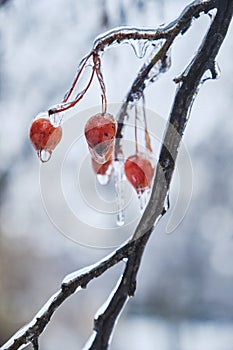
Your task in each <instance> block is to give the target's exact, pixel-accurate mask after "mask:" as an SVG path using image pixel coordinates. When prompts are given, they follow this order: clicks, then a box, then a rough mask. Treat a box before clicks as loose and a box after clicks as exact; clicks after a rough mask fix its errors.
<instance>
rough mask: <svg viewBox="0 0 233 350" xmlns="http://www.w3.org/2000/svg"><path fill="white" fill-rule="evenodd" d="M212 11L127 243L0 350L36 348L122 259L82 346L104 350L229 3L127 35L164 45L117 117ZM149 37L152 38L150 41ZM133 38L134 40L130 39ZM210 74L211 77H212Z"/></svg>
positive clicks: (194, 8) (193, 8)
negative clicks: (60, 314)
mask: <svg viewBox="0 0 233 350" xmlns="http://www.w3.org/2000/svg"><path fill="white" fill-rule="evenodd" d="M213 8H216V9H217V12H216V15H215V17H214V19H213V21H212V23H211V25H210V28H209V31H208V33H207V35H206V36H205V38H204V40H203V43H202V44H201V46H200V48H199V50H198V52H197V54H196V55H195V57H194V59H193V60H192V62H191V64H190V65H189V67H188V68H187V69H186V70H185V73H184V74H182V76H181V77H180V79H179V85H178V89H177V93H176V96H175V99H174V103H173V106H172V109H171V113H170V116H169V121H168V125H167V129H166V131H165V134H164V139H163V145H162V148H161V152H160V156H159V163H158V166H157V168H156V174H155V179H154V185H153V188H152V193H151V198H150V201H149V203H148V205H147V207H146V209H145V211H144V214H143V216H142V218H141V220H140V222H139V224H138V226H137V228H136V230H135V233H134V234H133V236H132V238H131V239H130V240H129V241H128V242H127V243H126V244H125V245H123V246H122V247H120V248H118V249H117V250H116V251H115V252H113V253H111V254H110V255H109V256H107V257H106V258H105V259H103V260H102V261H100V262H97V263H96V264H95V265H92V266H89V267H87V268H84V269H82V270H80V271H77V272H74V273H73V274H70V275H68V276H67V277H66V278H65V279H64V280H63V282H62V284H61V288H60V289H59V290H58V291H57V292H56V293H55V294H54V295H53V296H52V297H51V298H50V299H49V300H48V302H47V303H46V304H45V305H44V306H43V307H42V308H41V310H40V311H39V312H38V313H37V315H36V316H35V317H34V318H33V320H32V321H31V322H30V323H29V324H27V325H26V326H24V327H23V328H22V329H21V330H19V331H18V332H17V333H16V334H15V335H13V337H12V338H11V339H10V340H9V341H8V342H7V343H5V344H4V345H3V346H2V347H1V348H0V349H1V350H16V349H19V348H20V349H22V348H24V347H25V346H26V345H27V344H28V343H31V344H32V345H33V347H34V349H39V344H38V339H39V336H40V335H41V333H42V332H43V331H44V329H45V328H46V327H47V325H48V324H49V322H50V320H51V317H52V316H53V314H54V313H55V311H56V310H57V308H58V307H59V306H60V305H62V304H63V302H64V301H65V300H66V299H67V298H68V297H70V296H71V295H72V294H74V293H75V292H77V291H78V290H79V289H81V288H85V287H86V286H87V285H88V283H89V282H90V281H92V280H93V279H94V278H97V277H99V276H101V275H102V274H103V273H104V272H105V271H106V270H107V269H109V268H111V267H112V266H114V265H115V264H117V263H119V262H120V261H122V260H123V259H126V260H127V262H126V265H125V270H124V273H123V275H122V278H121V280H120V282H119V284H118V285H117V288H116V290H115V291H114V293H113V294H112V295H111V297H110V300H109V302H108V304H107V305H106V308H105V309H104V311H103V312H101V313H100V314H99V315H98V317H97V318H96V320H95V324H94V331H95V333H94V336H92V337H91V339H90V341H89V343H88V345H87V346H86V347H85V349H92V350H94V349H95V350H104V349H107V348H108V345H109V342H110V338H111V335H112V331H113V328H114V325H115V323H116V320H117V319H118V317H119V314H120V312H121V310H122V309H123V307H124V305H125V303H126V302H127V300H128V298H129V296H133V295H134V291H135V288H136V277H137V272H138V269H139V267H140V262H141V258H142V255H143V252H144V248H145V246H146V243H147V241H148V239H149V237H150V235H151V233H152V230H153V227H154V225H155V223H156V221H157V220H158V218H159V217H160V216H161V215H162V214H163V213H164V203H165V201H166V197H167V193H168V190H169V186H170V182H171V179H172V174H173V171H174V168H175V162H176V158H177V154H178V149H179V145H180V142H181V139H182V136H183V133H184V130H185V127H186V124H187V121H188V117H189V112H190V108H191V106H192V102H193V99H194V97H195V95H196V93H197V91H198V87H199V85H200V83H201V79H202V77H203V75H204V73H205V72H206V71H208V70H210V71H211V72H214V70H213V67H214V66H215V58H216V55H217V54H218V51H219V48H220V47H221V44H222V42H223V40H224V38H225V36H226V33H227V30H228V27H229V24H230V21H231V17H232V12H233V0H206V1H205V0H203V1H194V2H193V3H191V4H190V5H189V6H188V7H186V8H185V10H184V11H183V12H182V14H181V15H180V17H179V18H178V19H177V20H175V21H174V22H172V23H171V24H170V25H168V26H165V27H162V28H160V29H158V30H156V31H145V30H136V31H135V30H134V31H133V33H131V34H132V35H133V36H134V35H142V34H143V35H147V36H148V37H147V39H148V40H155V39H159V38H160V39H164V40H165V41H164V42H163V44H162V46H161V48H160V49H159V50H158V51H157V53H156V54H155V56H154V57H153V58H152V60H151V61H150V62H149V63H148V64H147V65H145V66H143V67H142V69H141V70H140V72H139V74H138V76H137V78H136V79H135V81H134V83H133V85H132V88H131V90H130V91H129V93H128V95H127V97H126V99H125V102H124V104H123V105H122V108H121V111H120V114H119V116H120V118H121V117H122V118H123V117H124V115H125V113H126V110H127V103H129V101H130V100H131V96H132V94H135V93H137V92H139V93H140V92H142V91H143V90H144V87H145V82H146V80H147V78H148V74H149V71H150V70H151V69H152V68H153V66H154V65H155V64H156V63H157V62H158V61H159V60H163V59H165V56H166V54H167V51H168V49H169V47H170V46H171V44H172V42H173V41H174V39H175V37H176V36H177V35H179V34H182V33H184V32H185V31H186V30H187V29H188V28H189V26H190V24H191V22H192V19H193V18H195V17H198V16H199V14H200V13H201V12H203V11H204V12H208V11H209V10H211V9H213ZM136 33H139V34H136ZM156 33H157V34H156ZM131 34H130V33H129V32H127V31H126V30H122V29H121V30H119V29H117V30H115V31H112V32H110V33H107V34H105V36H103V37H100V38H99V39H97V41H96V42H95V44H94V48H93V51H94V52H97V51H103V50H104V49H105V47H107V46H109V45H111V44H112V43H114V42H121V41H124V40H126V38H127V35H128V38H129V39H131V36H130V35H131ZM149 36H152V37H153V38H152V37H151V38H149ZM135 39H137V38H136V37H135ZM212 75H213V77H214V74H212ZM121 123H122V125H123V120H121V119H119V127H120V128H121ZM118 134H119V135H118V136H120V135H121V130H120V131H119V130H118Z"/></svg>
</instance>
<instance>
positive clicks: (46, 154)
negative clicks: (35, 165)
mask: <svg viewBox="0 0 233 350" xmlns="http://www.w3.org/2000/svg"><path fill="white" fill-rule="evenodd" d="M51 155H52V152H50V151H47V150H44V149H41V150H40V151H39V152H38V157H39V158H40V160H41V162H42V163H46V162H48V161H49V160H50V158H51Z"/></svg>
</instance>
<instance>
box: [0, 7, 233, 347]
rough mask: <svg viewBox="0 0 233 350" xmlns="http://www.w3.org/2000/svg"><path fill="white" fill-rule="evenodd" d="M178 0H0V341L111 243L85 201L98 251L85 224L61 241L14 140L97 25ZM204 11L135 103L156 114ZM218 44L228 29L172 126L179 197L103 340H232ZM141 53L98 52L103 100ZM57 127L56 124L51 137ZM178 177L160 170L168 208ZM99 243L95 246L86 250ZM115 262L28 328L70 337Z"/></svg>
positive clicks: (232, 237) (61, 82) (141, 18)
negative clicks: (186, 160)
mask: <svg viewBox="0 0 233 350" xmlns="http://www.w3.org/2000/svg"><path fill="white" fill-rule="evenodd" d="M187 4H188V1H187V0H178V1H176V2H174V1H172V0H147V1H146V0H137V1H136V0H134V1H133V0H114V1H113V0H101V1H100V0H99V1H97V0H86V1H84V2H81V1H78V2H77V1H75V0H66V1H65V0H56V1H55V0H51V1H49V2H48V1H45V0H41V1H39V2H31V1H29V0H21V1H16V0H8V1H7V0H5V1H0V5H1V6H0V39H1V40H0V115H1V128H0V140H1V141H0V154H1V161H0V344H3V343H4V342H5V341H6V340H7V339H8V338H9V337H10V336H11V335H12V334H13V333H14V332H16V331H17V330H18V329H19V328H20V327H21V326H23V325H24V324H25V323H27V322H28V321H30V320H31V318H32V317H33V316H34V314H35V313H36V312H37V311H38V310H39V308H40V307H41V306H42V305H43V304H44V303H45V302H46V300H47V299H48V298H49V297H50V296H51V295H52V293H54V292H55V291H56V290H57V289H58V288H59V286H60V283H61V281H62V279H63V278H64V276H65V275H66V274H68V273H70V272H72V271H75V270H76V269H79V268H82V267H84V266H86V265H90V264H92V263H94V262H96V261H97V260H98V259H101V258H102V257H104V256H105V255H106V254H108V253H109V252H110V251H111V249H106V246H109V243H106V242H105V241H104V240H105V239H107V238H106V237H107V235H106V232H108V228H109V226H108V225H107V224H106V222H105V219H106V220H109V215H102V214H101V215H102V216H101V220H99V221H98V218H99V216H98V210H96V208H98V204H95V206H94V209H93V213H92V214H91V215H92V216H90V213H89V211H88V215H89V217H91V218H92V220H93V222H94V226H95V220H97V222H98V225H97V224H96V225H97V226H98V227H99V229H96V230H95V228H94V230H93V232H91V234H92V235H93V234H95V235H96V236H97V238H98V237H99V236H98V234H99V231H101V232H102V231H103V230H102V228H104V230H105V231H104V232H105V235H102V236H101V241H100V240H98V239H97V243H96V242H95V244H93V245H96V246H98V249H97V248H96V249H95V248H90V247H88V246H87V245H88V244H86V241H85V239H86V237H89V235H90V232H89V231H88V225H86V227H87V231H86V232H84V231H83V230H79V227H77V228H76V229H77V231H79V235H78V238H77V237H75V239H73V238H74V237H72V236H69V235H66V232H64V231H63V232H61V230H59V229H58V228H57V227H56V222H54V220H51V217H50V215H49V214H50V213H49V212H48V210H47V212H48V213H47V212H46V209H47V208H46V203H45V205H44V204H43V200H42V196H43V197H44V192H46V193H48V194H49V197H50V199H51V201H52V203H54V207H55V209H56V208H57V210H58V212H59V213H60V214H59V215H60V216H61V217H62V207H61V208H60V206H59V203H58V201H57V197H56V192H54V191H53V188H52V182H53V178H51V177H50V178H46V179H47V180H46V181H47V182H46V185H43V188H42V191H41V185H40V180H39V175H40V174H41V171H43V170H41V168H40V164H39V160H38V159H37V156H36V154H35V152H34V150H33V148H32V146H31V145H30V142H29V139H28V130H29V126H30V123H31V121H32V120H33V118H34V117H35V115H36V114H37V113H39V112H41V111H43V110H47V109H48V108H49V107H50V106H51V105H53V104H56V103H59V102H60V101H61V100H62V97H63V95H64V94H65V92H66V91H67V89H68V88H69V86H70V84H71V82H72V80H73V77H74V75H75V71H76V69H77V66H78V64H79V62H80V60H81V59H82V57H83V56H84V55H85V54H87V53H88V52H89V51H90V49H91V47H92V43H93V40H94V39H95V37H96V36H97V35H99V34H101V33H103V32H104V31H106V30H109V29H110V28H113V27H116V26H121V25H130V26H137V27H140V26H146V27H152V28H154V27H156V26H159V25H160V24H162V23H165V22H170V21H172V20H173V19H174V18H176V17H177V16H178V15H179V14H180V12H181V11H182V9H183V8H184V7H185V6H186V5H187ZM210 21H211V19H210V17H209V16H202V17H201V18H200V19H198V20H195V22H193V24H192V28H191V29H190V30H189V32H188V33H187V34H186V35H185V36H184V37H179V38H178V39H177V40H176V42H175V44H174V45H173V48H172V52H171V54H172V55H171V56H172V66H171V69H170V70H169V72H168V73H167V74H166V75H164V76H163V77H161V79H160V80H159V81H158V82H156V83H155V84H151V85H150V86H149V87H148V89H147V90H146V102H147V108H148V109H150V110H153V111H155V112H156V113H158V114H159V115H160V116H162V117H163V118H164V119H166V118H167V116H168V113H169V110H170V108H171V104H172V101H173V98H174V94H175V88H176V87H175V84H174V83H173V82H172V79H173V78H174V77H176V76H178V75H179V74H180V73H181V72H182V71H183V69H184V68H185V66H186V65H187V64H188V63H189V61H190V60H191V58H192V56H193V54H194V53H195V52H196V50H197V48H198V45H199V43H200V42H201V38H202V37H203V35H204V33H205V32H206V29H207V28H208V25H209V24H210ZM232 52H233V41H232V27H231V29H230V31H229V33H228V35H227V38H226V40H225V42H224V44H223V46H222V48H221V51H220V53H219V55H218V60H217V61H218V64H219V66H220V69H221V77H220V79H218V80H216V81H207V82H206V83H205V84H204V85H203V86H202V87H201V90H200V93H199V95H198V97H197V98H196V101H195V103H194V106H193V110H192V113H191V117H190V120H189V124H188V127H187V130H186V134H185V137H184V142H185V145H186V147H187V149H188V152H189V155H190V157H191V163H192V168H193V178H192V181H191V185H192V186H193V192H192V198H191V203H190V206H189V208H188V210H187V213H186V215H185V216H184V219H183V220H182V222H181V224H180V225H179V226H178V227H177V228H176V230H175V231H173V232H172V234H170V235H168V234H166V233H165V232H166V225H167V221H168V220H169V215H170V214H169V212H168V215H167V217H166V218H165V219H163V220H161V222H160V223H159V225H158V228H157V229H156V231H155V232H154V234H153V236H152V237H151V239H150V242H149V244H148V247H147V249H146V251H145V254H144V258H143V262H142V266H141V269H140V272H139V276H138V286H137V291H136V295H135V298H133V299H132V300H130V301H129V303H128V305H127V306H126V308H125V310H124V313H123V314H122V316H121V318H120V320H119V322H118V326H117V328H116V330H115V334H114V338H113V341H112V347H111V349H113V350H124V349H134V350H139V349H140V350H141V349H147V350H154V349H160V350H194V349H195V350H196V349H198V350H199V349H205V350H233V231H232V227H233V218H232V212H233V199H232V194H231V189H232V188H233V180H232V179H233V177H232V171H233V162H232V154H233V137H232V133H233V119H232V115H231V114H232V108H233V105H232V97H233V96H232V87H233V74H232V73H233V68H232ZM142 62H143V60H139V59H138V58H137V57H136V56H135V54H134V52H133V50H132V48H131V47H130V46H129V45H121V46H116V47H114V48H112V49H111V50H109V51H108V52H106V53H105V55H104V58H103V72H104V77H105V82H106V85H107V92H108V99H109V102H110V103H120V102H121V101H122V100H123V98H124V96H125V94H126V93H127V91H128V89H129V87H130V85H131V83H132V81H133V79H134V77H135V75H136V72H137V71H138V69H139V68H140V66H141V65H142ZM96 90H97V87H96V86H95V84H94V85H93V88H91V89H90V91H89V92H88V94H87V96H86V97H85V98H84V100H83V101H82V102H81V103H80V104H79V106H78V107H77V108H75V111H72V112H70V115H69V114H68V116H67V120H68V118H69V117H72V113H73V115H74V114H77V113H82V111H85V110H87V109H89V108H91V107H94V106H96V105H98V104H99V103H100V101H99V95H98V93H97V92H96ZM82 123H83V122H82V121H80V125H82ZM79 131H80V130H79ZM68 138H69V134H68V133H64V140H67V139H68ZM59 147H60V146H58V150H59ZM84 147H86V146H85V145H84ZM78 152H79V151H77V154H76V153H75V148H72V147H71V151H70V152H68V156H67V157H66V160H67V164H66V168H65V170H64V173H65V175H64V179H67V182H68V181H71V182H72V183H73V181H74V183H75V184H77V172H78V170H77V169H78V164H77V162H78V160H79V159H80V154H81V153H82V152H84V151H83V149H82V150H81V152H80V153H79V154H78ZM85 152H86V154H88V152H87V150H86V151H85ZM85 159H86V158H85ZM88 161H89V160H88ZM88 161H87V164H89V163H88ZM84 163H85V162H84V160H83V159H82V164H84ZM85 164H86V163H85ZM44 166H45V167H46V166H47V165H44ZM85 166H86V165H85ZM88 166H89V168H90V172H85V176H86V177H87V179H88V181H89V184H92V183H95V177H94V175H93V173H92V171H91V167H90V164H89V165H87V167H88ZM43 169H48V168H43ZM85 169H86V168H85ZM80 171H81V170H79V172H80ZM47 174H48V173H47ZM49 174H50V173H49ZM69 174H71V175H70V177H69ZM52 176H54V178H55V177H56V176H57V174H56V173H54V174H52ZM85 176H83V177H82V179H83V178H84V177H85ZM178 176H179V175H178V174H176V175H175V178H174V181H173V188H172V194H171V208H172V206H173V205H174V201H173V200H172V198H173V192H174V198H175V197H176V193H177V191H182V183H181V184H180V189H177V188H178V187H179V186H177V183H178V182H179V181H178V180H177V177H178ZM64 181H65V180H64ZM75 181H76V182H75ZM69 183H70V182H69ZM50 186H51V189H50ZM87 186H88V185H87ZM90 186H91V185H90ZM76 187H77V186H76ZM81 187H82V185H81ZM95 188H97V190H96V192H94V193H93V194H92V196H91V197H90V196H89V194H88V189H87V188H86V187H85V186H83V187H82V191H83V192H85V193H86V196H89V197H86V198H88V200H90V202H89V203H88V205H89V209H90V206H91V205H92V202H91V201H92V200H93V201H94V200H96V199H95V198H94V197H95V196H96V195H98V196H99V197H98V196H97V201H95V203H98V198H100V197H101V196H102V197H104V198H105V200H108V199H109V197H108V196H111V195H112V190H109V191H108V190H100V189H98V184H97V185H96V187H95ZM63 189H64V190H65V189H66V190H67V191H68V192H67V193H68V194H67V198H69V200H70V203H71V202H72V203H73V202H75V201H76V199H77V201H78V203H79V206H78V211H80V213H81V214H80V215H81V220H84V221H85V220H86V221H87V223H89V224H91V223H92V222H88V216H87V217H85V213H87V211H86V210H85V203H84V204H82V201H81V200H80V198H77V193H76V191H78V190H77V188H75V189H73V188H72V186H71V188H68V189H67V188H66V187H65V186H63ZM128 190H129V191H131V189H130V187H128ZM101 191H103V192H101ZM41 192H42V196H41ZM72 193H73V196H72ZM129 193H130V196H131V197H132V200H131V202H130V205H129V207H130V215H131V218H133V219H132V220H131V222H130V224H128V225H126V226H125V227H123V228H117V227H116V226H115V227H113V226H111V234H112V235H113V236H114V237H115V238H114V242H115V243H116V242H117V244H120V243H121V242H123V240H124V239H126V238H127V237H129V235H130V233H131V232H132V229H133V227H134V226H135V225H136V222H137V220H138V218H139V211H138V209H137V206H136V205H135V198H134V197H135V196H134V193H132V191H131V192H129ZM133 196H134V197H133ZM102 197H101V198H102ZM131 197H130V198H131ZM106 198H107V199H106ZM110 200H112V199H110ZM171 210H172V209H171ZM83 212H84V213H83ZM47 214H48V215H47ZM101 225H102V226H101ZM109 225H112V223H111V222H110V224H109ZM84 226H85V225H84ZM80 231H82V232H80ZM100 235H101V233H100ZM67 236H69V237H67ZM119 237H120V238H119ZM118 238H119V242H118ZM77 241H79V243H80V244H79V243H77ZM88 242H89V241H88ZM89 243H90V242H89ZM89 245H90V244H89ZM101 245H102V246H103V247H105V249H100V246H101ZM122 270H123V265H121V264H119V266H116V267H114V268H112V269H111V270H109V271H107V272H106V273H105V275H104V276H102V277H101V278H99V279H98V280H96V281H93V282H91V283H90V284H89V286H88V288H87V290H84V291H81V292H79V293H78V294H76V295H74V296H72V297H71V298H70V299H69V300H68V301H66V302H65V303H64V304H63V306H62V307H61V308H60V309H59V310H58V311H57V312H56V314H55V316H54V317H53V320H52V322H51V323H50V324H49V326H48V328H47V329H46V331H45V332H44V333H43V335H42V336H41V338H40V342H41V348H42V349H44V350H49V349H55V348H69V349H70V350H72V349H78V348H81V347H82V346H83V345H84V344H85V342H86V340H87V339H88V337H89V336H90V334H91V332H92V327H93V316H94V314H95V313H96V311H97V310H98V308H99V307H100V306H101V304H102V303H103V302H104V301H105V300H106V298H107V296H108V294H109V293H110V291H111V290H112V288H113V287H114V285H115V283H116V282H117V280H118V277H119V275H120V273H121V272H122Z"/></svg>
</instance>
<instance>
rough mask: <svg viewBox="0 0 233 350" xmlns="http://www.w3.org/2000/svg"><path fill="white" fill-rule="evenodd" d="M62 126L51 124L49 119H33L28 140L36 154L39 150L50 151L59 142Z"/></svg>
mask: <svg viewBox="0 0 233 350" xmlns="http://www.w3.org/2000/svg"><path fill="white" fill-rule="evenodd" d="M61 137H62V128H61V127H60V126H58V127H55V126H53V125H52V124H51V123H50V121H49V119H46V118H39V119H36V120H34V122H33V123H32V125H31V128H30V140H31V143H32V145H33V147H34V148H35V149H36V151H37V153H38V155H40V153H41V151H46V152H49V153H52V151H53V150H54V148H55V147H56V146H57V144H58V143H59V142H60V140H61Z"/></svg>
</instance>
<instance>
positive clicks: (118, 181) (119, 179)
mask: <svg viewBox="0 0 233 350" xmlns="http://www.w3.org/2000/svg"><path fill="white" fill-rule="evenodd" d="M114 183H115V191H116V202H117V217H116V223H117V225H118V226H123V225H124V223H125V210H124V206H125V197H124V160H123V159H119V160H116V161H115V162H114Z"/></svg>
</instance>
